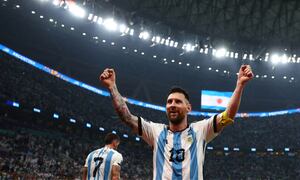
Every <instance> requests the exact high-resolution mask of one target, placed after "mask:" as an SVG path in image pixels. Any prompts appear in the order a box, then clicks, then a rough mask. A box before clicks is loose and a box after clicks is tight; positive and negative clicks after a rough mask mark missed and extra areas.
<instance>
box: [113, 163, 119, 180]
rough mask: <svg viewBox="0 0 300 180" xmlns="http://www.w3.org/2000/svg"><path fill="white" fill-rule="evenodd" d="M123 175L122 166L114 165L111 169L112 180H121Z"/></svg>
mask: <svg viewBox="0 0 300 180" xmlns="http://www.w3.org/2000/svg"><path fill="white" fill-rule="evenodd" d="M120 173H121V166H118V165H113V166H112V168H111V179H112V180H119V179H120Z"/></svg>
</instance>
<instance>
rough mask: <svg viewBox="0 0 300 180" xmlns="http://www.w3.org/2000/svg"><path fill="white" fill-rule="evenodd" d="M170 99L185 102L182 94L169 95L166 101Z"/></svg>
mask: <svg viewBox="0 0 300 180" xmlns="http://www.w3.org/2000/svg"><path fill="white" fill-rule="evenodd" d="M170 99H180V100H186V99H185V97H184V94H182V93H179V92H175V93H172V94H170V95H169V96H168V99H167V100H170Z"/></svg>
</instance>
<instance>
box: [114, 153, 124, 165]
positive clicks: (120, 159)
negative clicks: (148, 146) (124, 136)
mask: <svg viewBox="0 0 300 180" xmlns="http://www.w3.org/2000/svg"><path fill="white" fill-rule="evenodd" d="M122 162H123V156H122V154H120V153H116V154H115V155H114V156H113V160H112V165H113V166H121V164H122Z"/></svg>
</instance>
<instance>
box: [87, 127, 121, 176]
mask: <svg viewBox="0 0 300 180" xmlns="http://www.w3.org/2000/svg"><path fill="white" fill-rule="evenodd" d="M104 141H105V146H104V147H103V148H101V149H97V150H94V151H92V152H91V153H90V154H89V155H88V156H87V158H86V161H85V165H84V167H83V175H82V179H83V180H94V179H99V180H107V179H109V180H110V179H112V180H119V179H120V171H121V162H122V161H123V157H122V155H121V154H120V153H119V152H117V151H116V149H117V148H118V146H119V144H120V137H119V136H118V135H116V134H113V133H109V134H107V135H106V136H105V139H104Z"/></svg>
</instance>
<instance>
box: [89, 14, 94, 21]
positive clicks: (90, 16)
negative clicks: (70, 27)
mask: <svg viewBox="0 0 300 180" xmlns="http://www.w3.org/2000/svg"><path fill="white" fill-rule="evenodd" d="M93 17H94V14H91V13H90V14H89V16H88V20H90V21H91V20H92V19H93Z"/></svg>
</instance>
